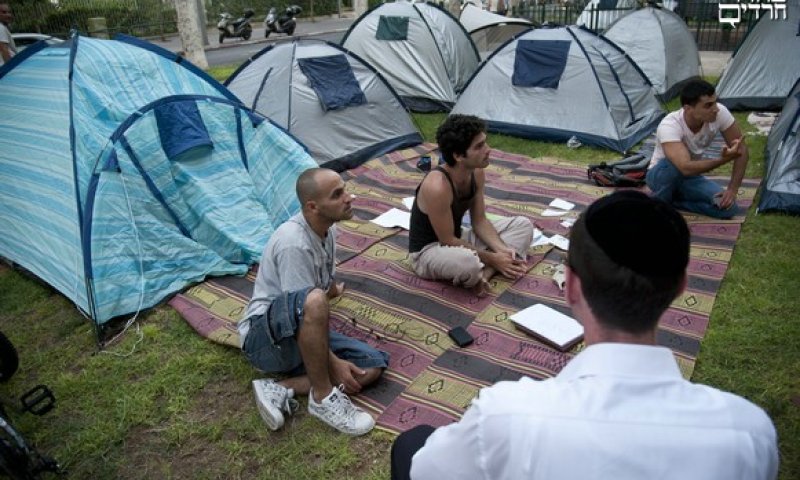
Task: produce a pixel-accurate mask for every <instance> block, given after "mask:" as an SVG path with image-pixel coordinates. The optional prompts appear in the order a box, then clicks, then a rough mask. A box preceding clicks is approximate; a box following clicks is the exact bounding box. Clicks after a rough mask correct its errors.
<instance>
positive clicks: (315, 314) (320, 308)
mask: <svg viewBox="0 0 800 480" xmlns="http://www.w3.org/2000/svg"><path fill="white" fill-rule="evenodd" d="M328 313H329V310H328V296H327V295H326V294H325V292H324V291H323V290H321V289H319V288H314V289H311V290H310V291H309V292H308V294H307V295H306V301H305V303H304V304H303V323H307V322H312V323H320V322H324V323H325V324H327V323H328Z"/></svg>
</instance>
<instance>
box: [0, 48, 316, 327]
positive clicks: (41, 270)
mask: <svg viewBox="0 0 800 480" xmlns="http://www.w3.org/2000/svg"><path fill="white" fill-rule="evenodd" d="M0 112H2V113H0V225H2V227H0V256H3V257H5V258H7V259H9V260H11V261H13V262H15V263H17V264H19V265H21V266H22V267H24V268H26V269H27V270H29V271H31V272H33V273H34V274H36V275H37V276H38V277H40V278H41V279H42V280H44V281H45V282H47V283H49V284H50V285H52V286H53V287H54V288H56V289H57V290H59V291H60V292H61V293H63V294H64V295H66V296H67V297H68V298H69V299H70V300H72V301H73V302H74V303H75V304H76V305H77V306H78V307H79V308H80V309H81V310H83V311H84V312H86V313H87V314H88V315H89V316H91V318H93V319H94V321H95V322H96V324H97V325H102V324H104V323H105V322H107V321H108V320H109V319H111V318H113V317H116V316H119V315H123V314H129V313H132V312H136V311H139V310H140V309H142V308H147V307H150V306H153V305H155V304H157V303H158V302H159V301H161V300H162V299H164V298H165V297H167V296H169V295H170V294H172V293H174V292H176V291H178V290H180V289H181V288H183V287H185V286H187V285H189V284H191V283H193V282H197V281H200V280H202V279H203V278H204V277H206V276H207V275H225V274H243V273H245V272H246V270H247V268H248V265H249V264H252V263H254V262H256V261H258V257H259V255H260V254H261V250H262V248H263V246H264V245H265V244H266V242H267V240H268V239H269V236H270V235H271V234H272V232H273V231H274V229H275V228H277V226H278V225H279V224H280V223H282V222H283V221H285V220H286V219H287V218H289V217H290V216H291V215H292V214H294V213H295V212H297V211H299V203H298V202H297V200H296V197H295V193H294V183H295V179H296V178H297V176H298V175H299V173H300V172H302V171H303V170H305V169H306V168H309V167H313V166H316V162H314V160H313V159H312V158H311V157H310V156H309V155H308V153H307V152H306V150H305V148H304V147H303V146H302V145H300V144H298V143H297V142H296V141H295V140H294V139H293V138H292V137H290V136H289V135H288V134H286V133H285V132H284V131H283V130H281V129H280V128H278V127H277V126H275V125H274V124H272V123H270V122H269V121H267V120H265V119H264V118H263V117H261V116H259V115H257V114H254V113H253V112H251V111H250V110H247V109H246V108H245V107H243V106H242V105H241V104H240V103H239V101H238V100H237V99H236V98H235V97H234V96H233V95H232V94H231V93H230V92H229V91H228V90H227V89H225V87H223V86H222V85H220V84H219V83H218V82H216V81H215V80H213V79H212V78H211V77H209V76H208V75H206V74H205V73H204V72H202V71H201V70H198V69H197V68H196V67H194V66H193V65H191V64H189V63H188V62H182V61H181V59H180V57H176V56H175V55H174V54H172V53H171V52H167V51H166V50H163V49H161V48H159V47H156V46H153V45H151V44H149V43H146V42H141V41H139V40H136V39H133V38H124V37H123V38H119V39H117V40H113V41H112V40H98V39H92V38H87V37H81V36H77V35H76V36H73V37H72V38H71V39H70V40H69V41H67V42H65V43H63V44H61V45H56V46H46V45H44V44H43V42H40V44H37V45H35V46H33V47H30V48H28V49H26V50H25V51H24V52H22V53H21V54H20V55H18V56H17V57H15V58H14V59H12V61H11V62H9V63H8V64H6V65H4V66H3V67H2V68H0Z"/></svg>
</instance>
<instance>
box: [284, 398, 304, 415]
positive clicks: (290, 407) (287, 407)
mask: <svg viewBox="0 0 800 480" xmlns="http://www.w3.org/2000/svg"><path fill="white" fill-rule="evenodd" d="M298 410H300V402H298V401H297V400H295V399H294V398H289V395H286V401H285V402H283V411H284V412H286V413H288V414H289V415H294V414H295V413H297V411H298Z"/></svg>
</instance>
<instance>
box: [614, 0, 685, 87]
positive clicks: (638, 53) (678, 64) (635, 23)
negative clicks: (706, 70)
mask: <svg viewBox="0 0 800 480" xmlns="http://www.w3.org/2000/svg"><path fill="white" fill-rule="evenodd" d="M604 36H605V37H606V38H608V39H609V40H611V41H612V42H614V43H615V44H617V46H618V47H620V48H621V49H622V50H624V51H625V53H627V54H628V56H629V57H631V58H632V59H633V61H634V62H636V65H638V66H639V68H641V69H642V71H643V72H644V74H645V75H647V78H648V79H649V80H650V82H651V83H652V84H653V88H655V90H656V95H657V96H658V98H659V99H660V100H661V101H664V102H666V101H668V100H670V99H671V98H673V97H675V96H676V95H678V94H679V93H680V90H681V88H683V86H684V85H685V84H686V82H688V81H690V80H692V79H696V78H699V76H700V54H699V53H698V52H697V44H696V43H695V41H694V37H693V36H692V33H691V32H690V31H689V28H688V27H687V26H686V22H684V21H683V20H682V19H681V18H680V17H679V16H677V15H676V14H674V13H672V12H670V11H669V10H665V9H661V8H653V7H647V8H642V9H639V10H635V11H633V12H631V13H629V14H627V15H625V16H624V17H622V18H620V19H619V20H617V21H616V22H614V23H613V24H612V25H611V26H610V27H609V28H608V30H607V31H606V33H605V34H604Z"/></svg>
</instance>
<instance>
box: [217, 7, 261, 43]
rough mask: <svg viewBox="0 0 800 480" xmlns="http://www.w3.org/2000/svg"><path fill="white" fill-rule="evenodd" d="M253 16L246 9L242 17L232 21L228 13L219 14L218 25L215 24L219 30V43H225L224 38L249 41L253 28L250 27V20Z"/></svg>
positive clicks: (251, 12) (250, 11)
mask: <svg viewBox="0 0 800 480" xmlns="http://www.w3.org/2000/svg"><path fill="white" fill-rule="evenodd" d="M253 15H255V12H254V11H253V10H251V9H249V8H248V9H247V10H245V11H244V16H243V17H240V18H237V19H236V21H233V17H232V16H231V14H230V13H228V12H222V13H220V14H219V23H217V28H218V29H219V43H222V42H223V41H225V39H226V38H243V39H245V40H250V36H251V35H253V26H252V25H250V18H251V17H252V16H253Z"/></svg>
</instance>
